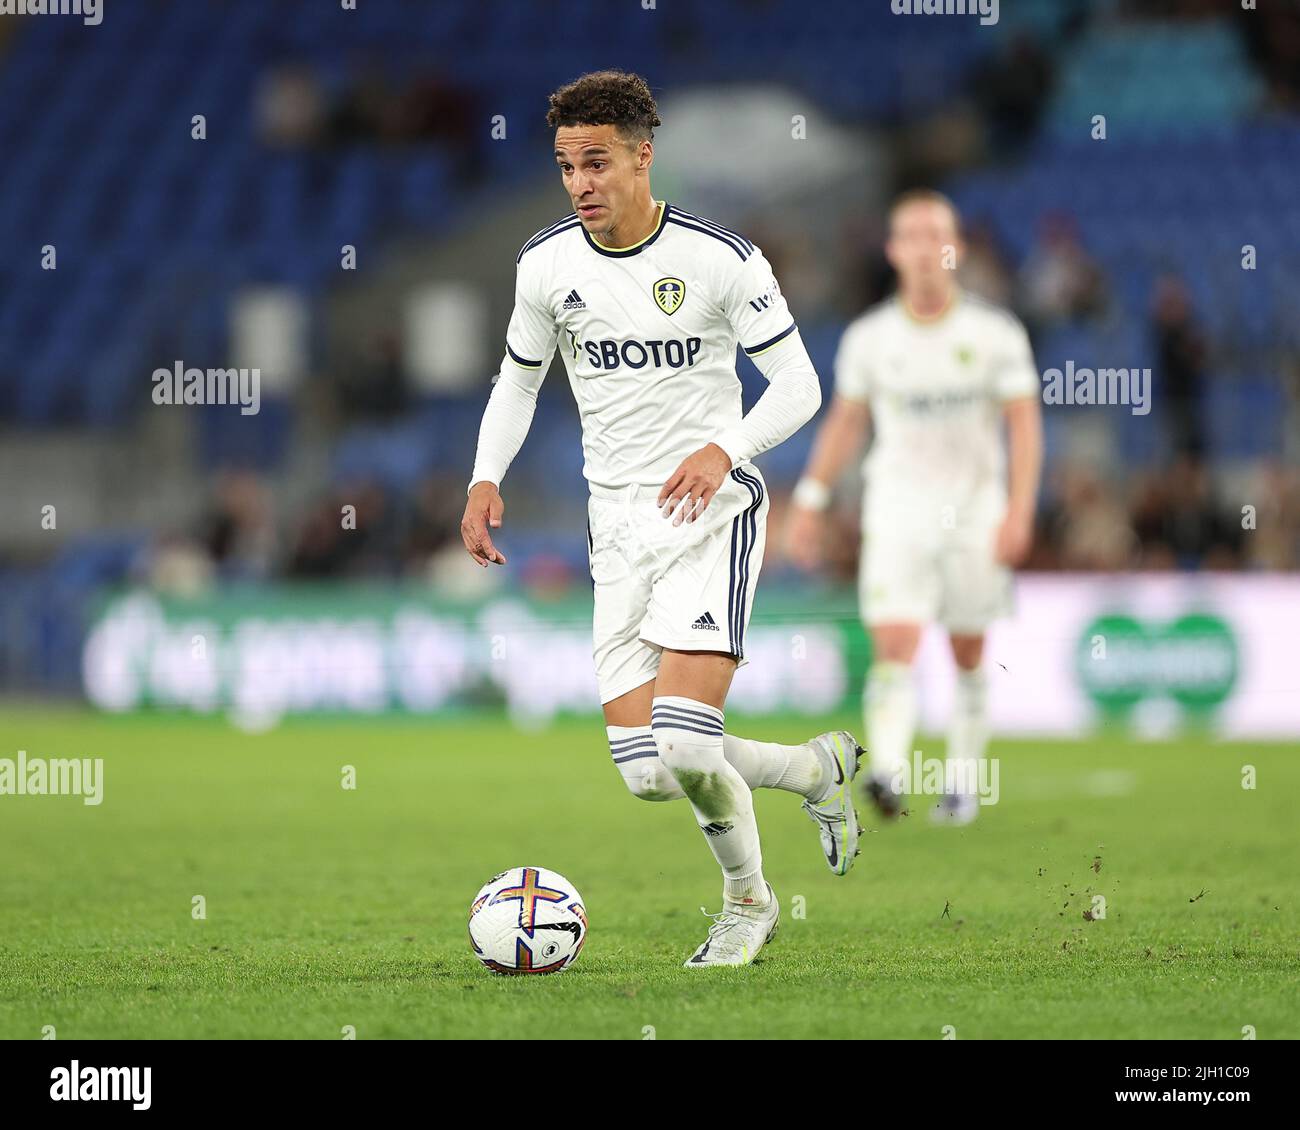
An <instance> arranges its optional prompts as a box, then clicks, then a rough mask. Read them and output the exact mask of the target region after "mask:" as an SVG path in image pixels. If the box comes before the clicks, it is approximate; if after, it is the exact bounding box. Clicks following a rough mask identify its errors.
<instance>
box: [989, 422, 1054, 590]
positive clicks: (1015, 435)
mask: <svg viewBox="0 0 1300 1130" xmlns="http://www.w3.org/2000/svg"><path fill="white" fill-rule="evenodd" d="M1002 412H1003V416H1004V417H1005V419H1006V422H1007V452H1008V464H1009V466H1008V470H1007V515H1006V518H1005V519H1003V522H1002V525H1001V526H1000V527H999V529H998V535H997V545H996V546H995V550H996V552H997V558H998V560H999V561H1000V562H1001V563H1002V564H1003V565H1019V564H1020V563H1021V562H1022V561H1023V560H1024V559H1025V557H1026V556H1028V554H1029V547H1030V546H1031V545H1032V544H1033V540H1034V513H1035V511H1036V510H1037V507H1038V479H1039V476H1040V474H1041V472H1042V468H1043V412H1042V408H1041V407H1040V406H1039V403H1038V397H1037V396H1032V397H1030V396H1022V397H1019V398H1018V399H1015V400H1008V401H1007V402H1006V403H1005V404H1004V405H1003V408H1002Z"/></svg>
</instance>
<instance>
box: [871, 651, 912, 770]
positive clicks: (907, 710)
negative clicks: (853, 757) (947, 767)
mask: <svg viewBox="0 0 1300 1130" xmlns="http://www.w3.org/2000/svg"><path fill="white" fill-rule="evenodd" d="M865 697H866V720H867V726H866V730H867V749H868V750H869V751H870V754H871V774H872V776H873V777H878V778H892V777H894V776H895V774H897V773H898V772H899V771H900V770H901V769H902V768H903V767H904V766H905V765H906V764H907V761H908V758H909V757H910V756H911V753H912V739H913V737H915V735H916V686H915V684H914V683H913V681H912V668H911V665H910V664H907V663H873V664H872V665H871V671H870V672H869V673H868V675H867V693H866V696H865Z"/></svg>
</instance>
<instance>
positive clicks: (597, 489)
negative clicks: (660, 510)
mask: <svg viewBox="0 0 1300 1130" xmlns="http://www.w3.org/2000/svg"><path fill="white" fill-rule="evenodd" d="M587 489H588V490H589V491H590V492H591V497H592V498H602V499H604V500H605V501H607V502H645V501H646V500H647V499H652V498H653V499H657V498H658V497H659V492H660V490H662V489H663V484H660V485H659V486H643V485H642V484H640V483H628V484H627V485H626V486H621V487H603V486H600V485H598V484H596V483H588V484H587Z"/></svg>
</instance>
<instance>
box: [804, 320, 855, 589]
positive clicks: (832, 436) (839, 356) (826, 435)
mask: <svg viewBox="0 0 1300 1130" xmlns="http://www.w3.org/2000/svg"><path fill="white" fill-rule="evenodd" d="M870 383H871V367H870V359H869V357H868V354H867V343H866V342H865V341H864V340H863V333H862V331H861V329H860V327H853V328H850V329H849V330H847V331H845V333H844V336H843V337H842V338H841V339H840V346H839V349H838V351H837V352H836V355H835V395H834V396H833V397H832V398H831V406H830V410H829V411H828V412H827V413H826V418H825V419H824V420H823V421H822V423H821V426H820V427H819V428H818V429H817V436H816V438H815V439H814V440H813V448H812V453H811V454H810V455H809V457H808V465H807V467H806V468H805V469H804V473H803V477H802V478H800V480H799V483H798V485H797V486H796V487H795V488H794V497H793V498H792V499H791V503H792V505H791V507H790V513H789V517H788V518H787V520H786V525H785V548H786V553H787V554H788V555H789V556H790V559H791V560H792V561H794V563H795V564H796V565H798V566H799V567H800V568H803V569H815V568H817V566H818V565H820V564H821V560H822V541H823V535H824V529H823V527H824V518H823V515H824V513H825V511H826V508H827V507H828V506H829V505H830V501H831V491H832V489H833V488H834V486H835V484H836V483H837V482H839V479H840V476H841V475H843V474H844V471H845V468H846V467H847V466H848V465H849V462H850V461H851V460H852V459H853V458H854V457H855V456H856V455H857V454H858V452H859V451H860V450H861V448H862V443H863V441H864V440H865V438H866V434H867V425H868V424H869V423H870V421H871V410H870V409H869V408H868V406H867V398H868V396H869V395H870Z"/></svg>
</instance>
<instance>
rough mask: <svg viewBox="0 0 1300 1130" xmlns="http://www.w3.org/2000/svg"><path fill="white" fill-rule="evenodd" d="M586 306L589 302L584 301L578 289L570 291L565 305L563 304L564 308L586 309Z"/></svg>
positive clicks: (562, 307)
mask: <svg viewBox="0 0 1300 1130" xmlns="http://www.w3.org/2000/svg"><path fill="white" fill-rule="evenodd" d="M586 308H587V304H586V303H585V302H583V300H582V295H580V294H579V293H578V292H577V291H576V290H571V291H569V297H568V298H566V299H565V300H564V305H563V306H561V309H562V310H585V309H586Z"/></svg>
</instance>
